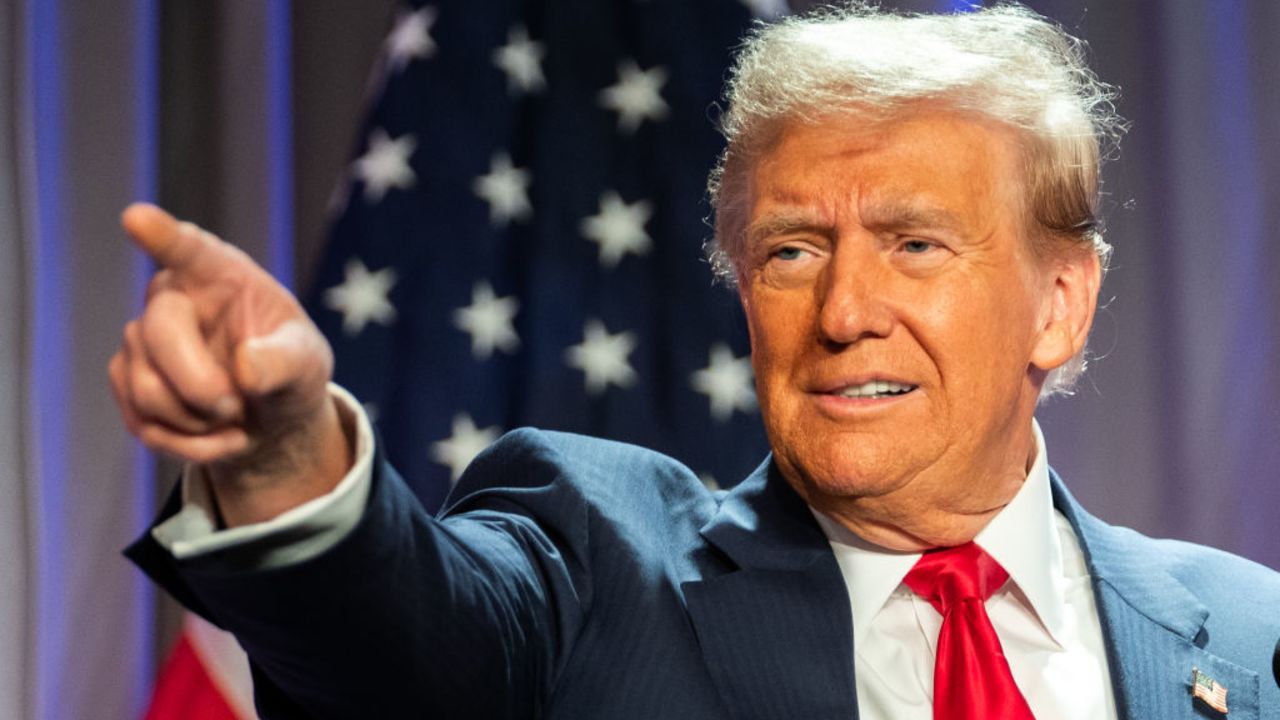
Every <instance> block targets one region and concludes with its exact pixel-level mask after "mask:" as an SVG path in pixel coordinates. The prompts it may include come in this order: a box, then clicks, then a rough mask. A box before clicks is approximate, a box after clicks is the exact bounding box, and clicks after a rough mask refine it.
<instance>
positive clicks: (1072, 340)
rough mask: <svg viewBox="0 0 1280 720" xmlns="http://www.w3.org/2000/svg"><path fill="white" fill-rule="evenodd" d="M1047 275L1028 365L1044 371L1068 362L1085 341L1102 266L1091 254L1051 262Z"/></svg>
mask: <svg viewBox="0 0 1280 720" xmlns="http://www.w3.org/2000/svg"><path fill="white" fill-rule="evenodd" d="M1050 272H1051V274H1050V275H1049V276H1048V277H1046V278H1045V282H1046V283H1047V284H1048V293H1049V294H1048V296H1047V297H1046V299H1045V307H1044V309H1043V313H1042V315H1043V317H1042V319H1041V322H1040V332H1039V335H1038V337H1037V338H1036V343H1035V346H1034V347H1033V348H1032V351H1031V364H1032V365H1033V366H1035V367H1036V368H1038V369H1040V370H1043V371H1045V372H1048V371H1050V370H1053V369H1054V368H1056V367H1058V366H1059V365H1062V364H1063V363H1065V362H1066V361H1068V360H1070V359H1071V358H1072V357H1073V356H1074V355H1075V354H1076V353H1078V352H1080V350H1081V348H1083V347H1084V345H1085V342H1087V341H1088V339H1089V328H1090V327H1092V326H1093V314H1094V311H1095V310H1097V307H1098V290H1099V287H1100V286H1101V284H1102V266H1101V263H1100V261H1099V260H1098V256H1097V255H1095V254H1094V253H1092V252H1080V253H1073V254H1072V255H1071V256H1070V257H1067V258H1064V259H1062V260H1057V261H1054V265H1053V267H1052V269H1051V271H1050Z"/></svg>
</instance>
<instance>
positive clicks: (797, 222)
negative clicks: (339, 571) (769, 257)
mask: <svg viewBox="0 0 1280 720" xmlns="http://www.w3.org/2000/svg"><path fill="white" fill-rule="evenodd" d="M800 230H805V231H809V232H813V233H816V234H818V235H823V236H828V235H830V234H831V233H832V232H833V229H832V227H831V225H830V223H825V222H822V221H821V220H820V219H819V218H818V217H817V216H816V215H815V214H814V213H811V212H806V211H803V210H794V211H783V212H778V213H771V214H769V215H766V216H764V217H763V218H761V219H759V220H757V221H755V222H753V223H751V224H750V225H748V226H747V231H746V240H747V247H751V246H753V245H755V244H756V243H757V242H759V241H760V240H763V239H765V238H767V237H771V236H773V235H782V234H785V233H791V232H796V231H800Z"/></svg>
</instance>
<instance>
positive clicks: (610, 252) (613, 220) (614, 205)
mask: <svg viewBox="0 0 1280 720" xmlns="http://www.w3.org/2000/svg"><path fill="white" fill-rule="evenodd" d="M651 215H653V205H651V204H650V203H649V202H648V201H647V200H637V201H636V202H634V203H631V204H627V203H625V202H623V201H622V198H621V197H620V196H619V195H618V193H616V192H614V191H612V190H609V191H607V192H605V193H604V194H603V195H601V196H600V212H599V213H598V214H596V215H592V216H591V217H588V218H586V219H584V220H583V221H582V224H581V226H580V227H581V230H582V234H583V235H584V236H586V237H587V238H588V239H590V240H592V241H594V242H596V243H599V245H600V265H601V266H603V267H606V268H610V269H612V268H615V267H617V266H618V263H619V262H620V261H621V260H622V257H623V256H624V255H626V254H627V253H635V254H636V255H644V254H645V253H647V252H649V246H650V245H651V244H652V242H651V240H650V238H649V233H647V232H645V230H644V224H645V223H646V222H648V221H649V217H650V216H651Z"/></svg>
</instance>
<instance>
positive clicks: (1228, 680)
mask: <svg viewBox="0 0 1280 720" xmlns="http://www.w3.org/2000/svg"><path fill="white" fill-rule="evenodd" d="M1050 476H1051V478H1052V483H1053V499H1054V506H1055V507H1056V508H1057V509H1058V511H1059V512H1061V513H1062V514H1063V515H1064V516H1065V517H1066V518H1067V520H1068V521H1069V522H1070V523H1071V526H1072V528H1073V529H1074V530H1075V533H1076V537H1077V538H1078V539H1079V541H1080V547H1081V549H1082V550H1083V551H1084V554H1085V558H1086V561H1087V562H1088V566H1089V573H1090V575H1091V576H1092V582H1093V592H1094V597H1095V598H1096V600H1097V603H1098V615H1099V618H1100V620H1101V622H1102V632H1103V639H1104V641H1105V642H1106V646H1107V663H1108V665H1109V666H1110V670H1111V677H1112V683H1113V686H1114V689H1115V694H1116V708H1117V710H1118V711H1119V716H1120V720H1148V719H1150V720H1175V719H1181V718H1187V719H1188V720H1190V719H1191V718H1197V719H1203V718H1214V717H1223V716H1222V715H1219V714H1218V713H1217V712H1215V711H1214V710H1212V709H1211V708H1209V707H1208V706H1207V705H1204V704H1202V703H1200V702H1199V701H1195V700H1193V699H1192V696H1191V670H1192V668H1198V669H1199V670H1200V671H1201V672H1203V673H1206V674H1208V675H1209V676H1210V677H1212V678H1213V679H1214V680H1215V681H1217V682H1218V683H1219V684H1221V685H1223V686H1225V687H1226V688H1227V709H1228V711H1229V712H1228V714H1227V715H1226V717H1228V718H1232V720H1255V719H1256V718H1257V717H1258V676H1257V674H1256V673H1254V672H1252V671H1250V670H1247V669H1245V668H1242V667H1240V666H1238V665H1235V664H1233V663H1230V662H1228V661H1226V660H1223V659H1222V658H1219V657H1216V656H1214V655H1213V654H1212V653H1209V652H1207V651H1206V650H1204V649H1203V646H1204V644H1205V641H1206V635H1205V634H1204V632H1203V628H1204V623H1205V620H1206V619H1207V618H1208V616H1209V611H1208V609H1207V608H1206V607H1205V606H1204V604H1203V603H1201V602H1200V600H1199V599H1198V598H1197V597H1196V595H1195V593H1193V592H1192V591H1191V590H1190V589H1188V588H1187V587H1186V586H1185V585H1184V584H1183V583H1182V582H1181V581H1179V580H1178V579H1177V578H1176V577H1174V576H1173V575H1172V574H1170V573H1169V571H1168V569H1167V568H1166V567H1165V566H1164V565H1163V564H1161V563H1160V558H1159V557H1153V555H1152V553H1151V552H1150V550H1149V549H1147V550H1146V551H1145V552H1143V551H1142V549H1141V548H1139V547H1138V542H1139V541H1140V540H1141V536H1139V535H1137V534H1136V533H1134V532H1133V531H1131V530H1127V529H1124V528H1116V527H1112V526H1110V525H1107V524H1105V523H1103V522H1102V521H1100V520H1098V519H1097V518H1095V517H1093V516H1092V515H1089V514H1088V513H1087V512H1085V511H1084V510H1083V509H1082V508H1081V507H1080V506H1079V505H1078V504H1077V503H1076V501H1075V499H1074V498H1072V497H1071V495H1070V493H1068V492H1067V490H1066V488H1065V486H1064V485H1063V484H1062V481H1061V479H1060V478H1058V476H1057V474H1056V473H1052V472H1051V473H1050Z"/></svg>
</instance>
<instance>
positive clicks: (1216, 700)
mask: <svg viewBox="0 0 1280 720" xmlns="http://www.w3.org/2000/svg"><path fill="white" fill-rule="evenodd" d="M1191 696H1192V697H1197V698H1200V699H1201V700H1203V701H1204V704H1206V705H1208V706H1209V707H1211V708H1213V709H1214V710H1217V711H1218V712H1220V713H1222V714H1224V715H1225V714H1226V713H1227V689H1226V688H1225V687H1224V686H1222V685H1221V684H1219V683H1218V682H1217V681H1215V680H1214V679H1213V678H1211V677H1209V676H1208V675H1205V674H1204V673H1202V672H1200V670H1199V668H1191Z"/></svg>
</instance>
